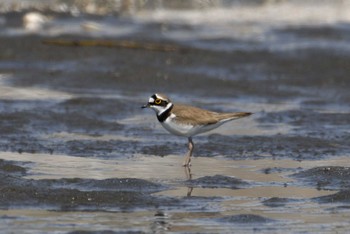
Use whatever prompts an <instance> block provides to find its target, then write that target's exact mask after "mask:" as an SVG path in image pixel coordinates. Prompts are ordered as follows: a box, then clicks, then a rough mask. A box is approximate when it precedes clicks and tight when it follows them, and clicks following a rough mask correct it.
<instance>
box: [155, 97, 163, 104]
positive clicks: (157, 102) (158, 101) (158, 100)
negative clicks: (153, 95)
mask: <svg viewBox="0 0 350 234" xmlns="http://www.w3.org/2000/svg"><path fill="white" fill-rule="evenodd" d="M161 102H162V100H160V99H159V98H158V99H156V100H155V101H154V103H155V104H157V105H159V104H160V103H161Z"/></svg>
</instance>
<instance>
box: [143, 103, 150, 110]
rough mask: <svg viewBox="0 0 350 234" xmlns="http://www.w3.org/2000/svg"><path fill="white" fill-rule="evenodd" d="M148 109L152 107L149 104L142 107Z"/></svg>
mask: <svg viewBox="0 0 350 234" xmlns="http://www.w3.org/2000/svg"><path fill="white" fill-rule="evenodd" d="M148 107H150V105H149V103H147V104H146V105H143V106H141V108H143V109H144V108H148Z"/></svg>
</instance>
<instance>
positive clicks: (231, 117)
mask: <svg viewBox="0 0 350 234" xmlns="http://www.w3.org/2000/svg"><path fill="white" fill-rule="evenodd" d="M251 114H253V113H250V112H234V113H223V114H220V119H221V120H227V121H228V120H234V119H240V118H243V117H247V116H249V115H251Z"/></svg>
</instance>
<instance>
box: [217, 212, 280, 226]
mask: <svg viewBox="0 0 350 234" xmlns="http://www.w3.org/2000/svg"><path fill="white" fill-rule="evenodd" d="M216 220H217V221H218V222H222V223H237V224H247V223H261V224H264V223H270V222H275V221H276V220H273V219H269V218H265V217H263V216H260V215H253V214H240V215H232V216H224V217H221V218H217V219H216Z"/></svg>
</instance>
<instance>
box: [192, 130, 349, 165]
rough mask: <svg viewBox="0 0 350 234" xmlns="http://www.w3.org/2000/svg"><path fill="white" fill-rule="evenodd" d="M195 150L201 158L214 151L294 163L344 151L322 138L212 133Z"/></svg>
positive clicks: (237, 157) (235, 155)
mask: <svg viewBox="0 0 350 234" xmlns="http://www.w3.org/2000/svg"><path fill="white" fill-rule="evenodd" d="M213 147H214V148H213ZM197 148H198V151H199V153H198V154H200V155H201V156H205V153H206V152H213V151H214V152H215V151H216V152H218V153H219V154H221V155H224V156H227V157H229V158H233V159H247V158H249V159H261V158H263V156H262V155H271V156H272V157H275V158H290V159H293V160H306V159H307V160H310V159H311V160H314V159H320V158H325V157H328V156H336V155H340V154H341V153H343V152H344V150H347V149H344V148H342V147H338V145H336V144H335V143H334V142H333V141H328V140H325V139H320V138H315V137H305V136H291V135H280V134H277V135H273V136H254V137H249V136H244V137H239V136H223V135H218V134H213V135H210V136H209V137H208V143H207V144H201V145H200V146H198V147H197ZM210 155H212V154H210Z"/></svg>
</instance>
